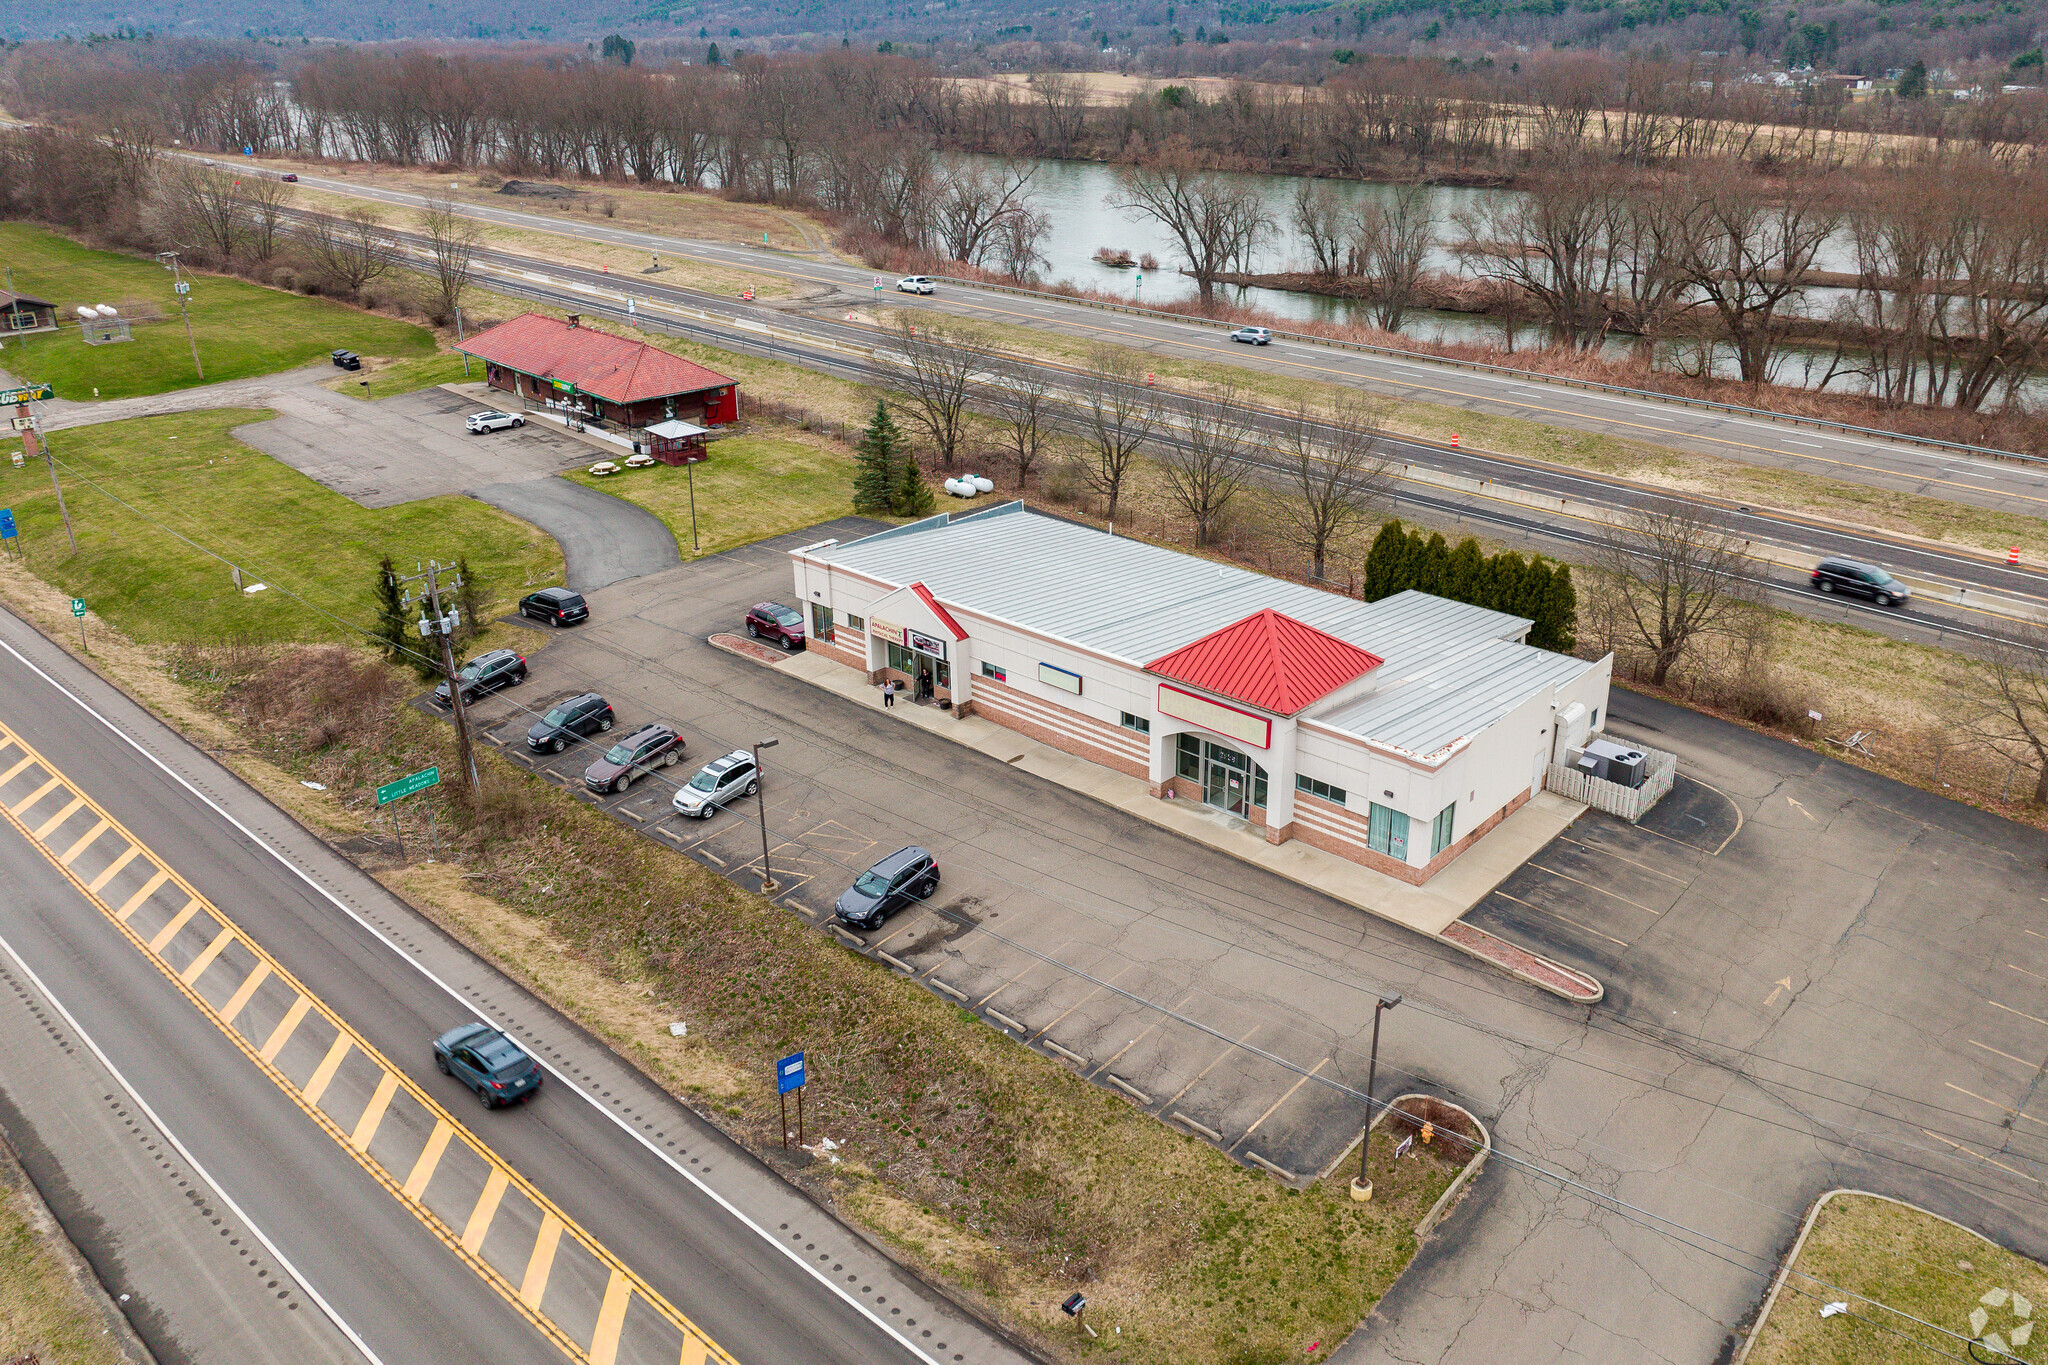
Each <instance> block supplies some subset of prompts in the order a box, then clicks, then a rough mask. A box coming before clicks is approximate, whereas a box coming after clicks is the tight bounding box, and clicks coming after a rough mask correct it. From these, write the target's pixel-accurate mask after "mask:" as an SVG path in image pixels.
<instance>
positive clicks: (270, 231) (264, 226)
mask: <svg viewBox="0 0 2048 1365" xmlns="http://www.w3.org/2000/svg"><path fill="white" fill-rule="evenodd" d="M237 193H238V195H239V197H240V199H241V203H242V217H243V221H244V222H245V223H246V224H247V227H248V234H249V254H250V255H251V256H253V257H255V258H256V259H257V260H259V261H267V260H269V259H270V258H271V257H272V256H275V255H276V254H277V234H278V230H279V228H280V227H281V226H282V225H283V223H284V206H285V201H286V200H288V199H290V198H291V194H292V187H291V186H290V185H287V184H285V183H284V182H283V181H282V180H278V179H274V178H273V177H271V176H267V175H254V176H245V177H243V179H242V182H241V186H240V188H239V190H238V191H237Z"/></svg>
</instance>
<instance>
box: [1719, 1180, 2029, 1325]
mask: <svg viewBox="0 0 2048 1365" xmlns="http://www.w3.org/2000/svg"><path fill="white" fill-rule="evenodd" d="M1838 1194H1853V1195H1856V1196H1858V1197H1859V1198H1863V1199H1882V1200H1883V1201H1884V1202H1885V1203H1887V1204H1897V1205H1898V1206H1899V1207H1900V1208H1902V1209H1911V1210H1912V1211H1913V1212H1915V1213H1917V1214H1921V1215H1923V1216H1924V1217H1928V1218H1933V1219H1936V1220H1938V1221H1940V1222H1943V1223H1946V1224H1948V1225H1949V1226H1950V1227H1952V1228H1959V1229H1961V1230H1962V1231H1964V1232H1967V1233H1969V1234H1970V1235H1971V1236H1972V1237H1975V1238H1976V1239H1977V1240H1978V1241H1980V1242H1982V1243H1984V1244H1985V1245H1986V1246H1990V1247H1997V1246H1998V1243H1996V1242H1994V1241H1992V1240H1991V1239H1990V1238H1989V1237H1986V1236H1985V1235H1984V1234H1983V1233H1981V1232H1979V1231H1977V1229H1975V1228H1973V1227H1967V1226H1965V1225H1963V1224H1961V1223H1958V1222H1957V1221H1956V1220H1955V1219H1953V1218H1947V1217H1944V1216H1943V1215H1941V1214H1938V1213H1936V1212H1935V1211H1934V1210H1933V1209H1923V1208H1921V1207H1920V1206H1919V1205H1918V1204H1914V1203H1910V1202H1908V1201H1906V1200H1904V1199H1894V1198H1892V1196H1890V1195H1888V1194H1879V1193H1877V1192H1876V1191H1875V1190H1856V1189H1850V1188H1848V1187H1847V1186H1841V1187H1838V1188H1836V1189H1832V1190H1829V1191H1828V1192H1827V1193H1825V1194H1823V1195H1822V1196H1821V1197H1820V1198H1818V1199H1816V1200H1814V1201H1813V1207H1812V1208H1810V1209H1808V1210H1807V1211H1806V1221H1804V1222H1803V1223H1801V1224H1800V1225H1799V1235H1798V1236H1797V1237H1795V1238H1793V1239H1792V1249H1791V1250H1790V1251H1788V1252H1786V1253H1785V1259H1784V1262H1783V1263H1782V1264H1780V1265H1779V1266H1778V1273H1777V1274H1776V1275H1775V1276H1773V1277H1772V1279H1771V1288H1770V1291H1769V1292H1768V1293H1766V1294H1765V1295H1764V1302H1763V1307H1761V1308H1759V1309H1757V1310H1756V1321H1755V1322H1753V1323H1751V1324H1750V1325H1749V1332H1748V1334H1747V1335H1745V1336H1744V1337H1743V1339H1742V1349H1741V1350H1740V1351H1737V1352H1736V1353H1735V1359H1734V1361H1733V1362H1732V1363H1731V1365H1744V1362H1746V1361H1747V1360H1748V1359H1749V1353H1750V1351H1751V1349H1753V1348H1754V1347H1755V1346H1756V1339H1757V1336H1758V1335H1759V1334H1760V1333H1761V1332H1762V1331H1763V1330H1764V1323H1765V1322H1767V1321H1769V1319H1770V1316H1771V1309H1772V1308H1774V1307H1776V1306H1777V1303H1778V1291H1779V1290H1781V1289H1783V1288H1784V1287H1785V1281H1787V1280H1789V1279H1791V1278H1792V1267H1793V1266H1794V1265H1796V1264H1798V1262H1799V1253H1800V1251H1802V1250H1803V1249H1804V1248H1805V1246H1806V1238H1807V1234H1809V1233H1811V1232H1812V1231H1813V1225H1814V1224H1815V1223H1816V1222H1818V1221H1819V1219H1820V1211H1821V1210H1822V1209H1824V1208H1826V1207H1827V1206H1828V1201H1829V1200H1831V1199H1833V1198H1834V1197H1835V1196H1836V1195H1838ZM1999 1250H2001V1251H2003V1250H2005V1248H2003V1247H1999Z"/></svg>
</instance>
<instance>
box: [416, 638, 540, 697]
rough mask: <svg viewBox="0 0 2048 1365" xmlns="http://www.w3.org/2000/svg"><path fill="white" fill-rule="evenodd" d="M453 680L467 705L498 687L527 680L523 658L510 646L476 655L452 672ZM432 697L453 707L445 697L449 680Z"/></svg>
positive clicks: (436, 689) (443, 680) (514, 684)
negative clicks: (459, 688) (460, 689)
mask: <svg viewBox="0 0 2048 1365" xmlns="http://www.w3.org/2000/svg"><path fill="white" fill-rule="evenodd" d="M455 680H456V681H457V682H459V683H461V684H462V703H463V705H465V706H467V705H468V704H469V703H471V702H473V701H475V700H476V699H477V698H478V697H481V696H482V695H483V694H484V693H486V692H495V691H497V690H498V689H499V688H501V687H517V686H519V684H521V683H523V682H525V681H526V660H525V659H524V658H522V657H521V656H519V655H517V654H514V653H513V652H512V651H511V650H509V649H494V650H491V651H490V652H489V653H487V654H479V655H477V656H476V657H475V658H474V659H471V660H470V661H469V662H468V663H466V664H464V665H463V666H462V667H461V668H459V669H457V670H456V671H455ZM434 700H435V701H437V702H439V703H440V704H441V705H443V706H453V705H454V703H453V702H451V701H449V699H448V681H447V679H445V678H444V679H442V681H441V685H440V686H439V687H437V688H435V689H434Z"/></svg>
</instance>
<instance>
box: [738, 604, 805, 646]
mask: <svg viewBox="0 0 2048 1365" xmlns="http://www.w3.org/2000/svg"><path fill="white" fill-rule="evenodd" d="M747 634H749V635H751V636H753V637H754V638H755V639H756V640H759V639H763V638H766V639H770V640H773V641H775V642H776V643H778V644H780V645H781V646H782V647H783V648H784V649H800V648H802V647H803V643H804V617H803V613H802V612H800V611H798V610H797V609H796V608H795V607H785V606H783V605H782V603H780V602H756V603H755V604H754V605H753V606H752V607H750V608H749V609H748V611H747Z"/></svg>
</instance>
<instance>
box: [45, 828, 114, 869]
mask: <svg viewBox="0 0 2048 1365" xmlns="http://www.w3.org/2000/svg"><path fill="white" fill-rule="evenodd" d="M106 832H107V822H106V821H104V820H102V821H100V822H99V823H98V824H96V825H94V826H93V827H92V828H91V829H89V830H87V831H86V832H85V834H84V836H83V837H82V838H80V839H79V841H78V842H77V843H75V844H73V845H72V846H71V847H70V848H69V849H67V850H66V851H65V854H64V856H63V857H61V858H59V859H58V860H57V861H58V862H60V863H62V864H64V866H66V867H69V866H71V864H73V863H75V862H77V861H78V855H79V854H81V853H83V852H85V851H86V849H88V848H90V847H91V846H92V841H93V840H95V839H97V838H99V837H100V836H101V835H102V834H105V833H106Z"/></svg>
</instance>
